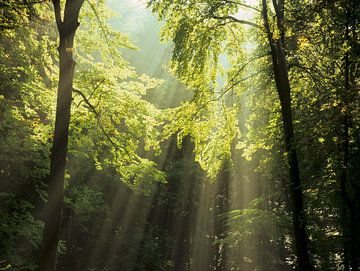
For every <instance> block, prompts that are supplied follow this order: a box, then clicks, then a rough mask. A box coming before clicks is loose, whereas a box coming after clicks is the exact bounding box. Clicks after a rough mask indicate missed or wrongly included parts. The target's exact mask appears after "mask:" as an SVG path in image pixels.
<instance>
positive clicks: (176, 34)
mask: <svg viewBox="0 0 360 271" xmlns="http://www.w3.org/2000/svg"><path fill="white" fill-rule="evenodd" d="M150 5H152V7H153V10H154V11H155V12H157V13H158V14H159V16H160V19H166V20H167V26H166V27H165V29H164V33H165V35H166V36H167V37H169V38H172V39H173V41H174V43H175V46H174V51H173V59H172V61H173V62H172V63H173V69H174V70H175V72H176V73H177V74H178V76H179V77H180V78H181V79H183V80H184V81H185V82H187V83H188V85H190V86H191V87H193V88H195V89H196V95H195V99H194V100H195V102H196V103H198V104H199V103H200V106H199V107H198V108H200V110H201V109H203V108H204V104H205V105H207V104H208V103H209V102H214V100H215V101H217V100H219V99H221V98H222V96H223V95H224V94H226V93H227V92H229V91H231V90H234V89H236V88H239V85H240V83H241V82H242V81H243V80H244V79H242V78H241V77H240V76H241V74H243V73H242V72H243V70H244V68H242V67H241V65H240V63H241V61H244V59H243V58H242V57H241V56H242V54H241V48H239V47H240V46H239V45H238V39H241V34H240V33H241V30H239V29H240V27H238V25H247V26H251V27H254V28H255V29H260V35H261V34H264V35H265V37H266V39H267V46H268V47H269V48H270V56H271V61H272V72H273V75H274V79H275V84H276V89H277V93H278V97H279V100H280V104H281V114H282V120H283V133H284V141H285V155H286V157H287V164H288V168H289V185H290V191H291V193H290V195H291V209H292V214H293V230H294V240H295V251H296V255H297V259H298V261H297V263H298V265H299V269H300V270H312V269H313V267H312V264H311V261H310V257H309V253H308V237H307V233H306V219H305V213H304V203H303V195H302V194H303V192H302V186H301V182H300V172H299V165H298V158H297V151H296V146H295V144H294V127H293V114H292V105H291V87H290V81H289V76H288V63H287V62H288V60H287V56H286V43H285V41H286V38H287V37H286V21H285V19H286V18H285V1H273V8H274V11H275V14H273V15H274V18H275V19H274V20H273V21H272V20H270V19H269V15H268V13H269V12H270V11H269V10H268V3H267V1H266V0H264V1H262V10H260V9H258V8H257V7H252V6H249V5H246V4H243V3H241V2H239V3H238V2H234V1H207V2H203V3H201V4H200V3H196V1H190V2H187V3H183V2H182V1H171V2H170V1H150ZM241 7H245V8H247V9H251V10H255V11H256V12H257V13H260V14H261V17H262V21H263V24H264V26H263V27H261V26H259V25H257V24H256V23H253V22H249V21H247V20H243V19H242V18H237V17H236V16H234V15H232V14H236V13H237V12H238V10H239V9H240V8H241ZM234 24H235V25H237V26H233V25H234ZM235 33H236V34H235ZM236 35H238V36H236ZM233 36H236V37H235V38H234V37H233ZM232 39H236V42H237V43H236V44H235V45H233V44H231V41H232ZM265 50H266V49H265ZM220 53H225V54H227V55H228V58H229V59H231V60H230V61H231V64H232V66H233V70H230V72H229V73H228V74H227V76H228V78H227V80H228V84H227V85H225V87H224V88H222V89H221V91H220V93H221V94H220V95H218V97H216V95H215V98H213V97H214V92H213V90H214V89H215V87H212V85H214V84H215V85H216V82H215V81H216V74H217V72H218V58H219V55H220ZM244 66H246V64H245V65H244ZM245 79H246V78H245ZM209 89H210V90H209ZM215 94H216V92H215ZM198 97H200V98H198ZM201 99H202V100H201ZM204 100H205V102H204ZM201 103H202V104H203V105H201Z"/></svg>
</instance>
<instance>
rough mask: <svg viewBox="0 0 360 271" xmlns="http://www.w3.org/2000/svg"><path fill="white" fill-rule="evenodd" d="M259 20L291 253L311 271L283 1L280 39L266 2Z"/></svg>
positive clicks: (279, 12) (280, 4) (279, 16)
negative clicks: (273, 98) (285, 177)
mask: <svg viewBox="0 0 360 271" xmlns="http://www.w3.org/2000/svg"><path fill="white" fill-rule="evenodd" d="M262 4H263V20H264V27H265V30H266V33H267V37H268V42H269V45H270V49H271V57H272V64H273V71H274V77H275V83H276V88H277V92H278V96H279V99H280V103H281V115H282V122H283V131H284V139H285V151H286V154H287V162H288V168H289V184H290V191H291V193H290V196H291V205H292V206H291V207H292V222H293V230H294V241H295V253H296V256H297V265H298V267H299V270H300V271H312V270H314V267H313V266H312V264H311V261H310V257H309V252H308V236H307V233H306V219H305V214H304V203H303V193H302V187H301V182H300V172H299V163H298V158H297V153H296V147H295V146H294V142H293V141H294V126H293V120H292V108H291V88H290V82H289V76H288V67H287V63H286V55H285V48H284V33H285V32H284V25H283V20H284V6H283V5H284V3H283V1H277V2H276V1H273V4H274V9H275V12H276V18H277V27H278V29H279V32H280V37H279V38H277V39H275V38H274V37H273V33H272V32H271V29H270V25H269V19H268V15H267V12H268V10H267V2H266V0H262Z"/></svg>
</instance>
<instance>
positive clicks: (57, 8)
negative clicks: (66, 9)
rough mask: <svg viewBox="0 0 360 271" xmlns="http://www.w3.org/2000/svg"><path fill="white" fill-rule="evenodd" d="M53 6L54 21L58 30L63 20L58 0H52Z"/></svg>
mask: <svg viewBox="0 0 360 271" xmlns="http://www.w3.org/2000/svg"><path fill="white" fill-rule="evenodd" d="M53 6H54V13H55V21H56V25H57V27H58V30H60V29H61V28H62V25H63V21H62V19H61V7H60V0H53Z"/></svg>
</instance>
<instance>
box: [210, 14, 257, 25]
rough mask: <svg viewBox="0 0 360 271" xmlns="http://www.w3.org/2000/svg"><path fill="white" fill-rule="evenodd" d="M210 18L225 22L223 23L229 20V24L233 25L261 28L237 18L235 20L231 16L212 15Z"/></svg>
mask: <svg viewBox="0 0 360 271" xmlns="http://www.w3.org/2000/svg"><path fill="white" fill-rule="evenodd" d="M211 17H212V18H214V19H217V20H225V21H226V20H230V21H231V22H234V23H239V24H245V25H249V26H252V27H255V28H261V27H260V26H259V25H257V24H255V23H252V22H249V21H245V20H241V19H238V18H236V17H234V16H231V15H228V16H217V15H212V16H211Z"/></svg>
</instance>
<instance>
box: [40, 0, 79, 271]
mask: <svg viewBox="0 0 360 271" xmlns="http://www.w3.org/2000/svg"><path fill="white" fill-rule="evenodd" d="M83 1H84V0H73V1H69V0H67V1H66V4H65V11H64V20H62V19H61V7H60V1H59V0H53V4H54V11H55V18H56V23H57V27H58V30H59V36H60V45H59V48H58V50H59V62H60V74H59V84H58V93H57V105H56V120H55V130H54V141H53V145H52V149H51V164H50V175H49V179H48V201H47V205H46V209H45V227H44V232H43V240H42V247H41V251H40V262H39V270H40V271H53V270H55V267H56V252H57V246H58V243H59V233H60V224H61V217H62V204H63V197H64V176H65V166H66V155H67V145H68V131H69V122H70V108H71V100H72V88H73V78H74V68H75V62H74V59H73V53H72V52H73V45H74V36H75V32H76V29H77V28H78V26H79V22H78V17H79V12H80V9H81V6H82V4H83Z"/></svg>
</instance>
